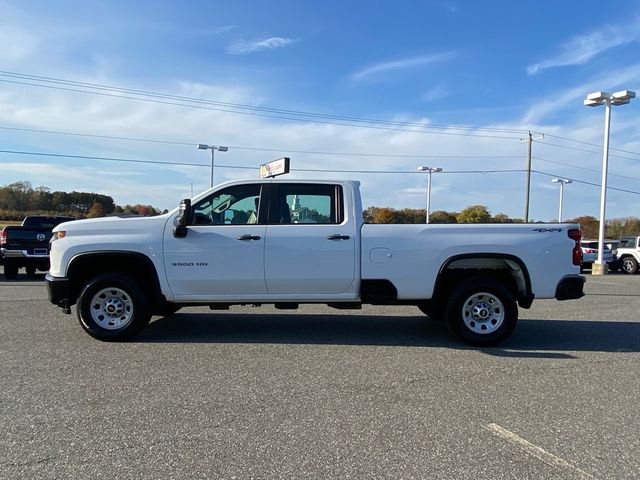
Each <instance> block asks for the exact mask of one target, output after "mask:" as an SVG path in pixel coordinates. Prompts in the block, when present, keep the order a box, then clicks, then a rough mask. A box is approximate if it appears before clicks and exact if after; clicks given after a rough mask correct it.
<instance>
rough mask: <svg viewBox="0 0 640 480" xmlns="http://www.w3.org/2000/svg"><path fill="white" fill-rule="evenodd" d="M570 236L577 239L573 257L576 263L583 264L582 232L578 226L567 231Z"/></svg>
mask: <svg viewBox="0 0 640 480" xmlns="http://www.w3.org/2000/svg"><path fill="white" fill-rule="evenodd" d="M567 235H569V238H570V239H572V240H575V242H576V244H575V245H574V247H573V252H572V253H571V258H572V260H573V264H574V265H578V266H580V265H581V264H582V248H580V240H582V232H580V229H578V228H572V229H571V230H569V231H568V232H567Z"/></svg>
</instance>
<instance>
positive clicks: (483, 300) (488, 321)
mask: <svg viewBox="0 0 640 480" xmlns="http://www.w3.org/2000/svg"><path fill="white" fill-rule="evenodd" d="M445 319H446V321H447V325H448V327H449V329H450V330H451V331H452V332H453V333H454V334H455V335H456V336H457V337H459V338H460V339H462V340H463V341H465V342H467V343H470V344H472V345H479V346H491V345H497V344H498V343H500V342H502V341H504V340H505V339H506V338H507V337H508V336H509V335H511V333H512V332H513V329H514V328H515V326H516V322H517V321H518V305H517V304H516V302H515V300H514V299H513V295H511V293H510V292H509V290H508V289H507V288H505V287H504V286H503V285H502V284H500V283H499V282H497V281H495V280H492V279H489V278H476V279H469V280H466V281H464V282H462V283H461V284H460V285H458V286H457V287H456V288H455V289H454V290H453V292H452V293H451V295H450V297H449V301H448V302H447V307H446V311H445Z"/></svg>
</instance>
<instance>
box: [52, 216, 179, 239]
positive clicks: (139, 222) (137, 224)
mask: <svg viewBox="0 0 640 480" xmlns="http://www.w3.org/2000/svg"><path fill="white" fill-rule="evenodd" d="M170 216H171V214H165V215H158V216H155V217H103V218H88V219H86V220H75V221H73V222H65V223H61V224H60V225H58V226H57V227H55V228H54V229H53V231H54V232H59V231H66V232H77V233H81V234H95V235H100V234H113V233H116V232H122V233H124V232H134V231H135V232H141V231H145V230H150V229H153V228H156V227H162V226H164V224H165V223H166V222H167V220H168V219H169V217H170Z"/></svg>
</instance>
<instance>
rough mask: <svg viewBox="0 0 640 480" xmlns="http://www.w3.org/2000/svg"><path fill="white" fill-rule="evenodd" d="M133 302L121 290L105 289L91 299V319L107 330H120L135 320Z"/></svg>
mask: <svg viewBox="0 0 640 480" xmlns="http://www.w3.org/2000/svg"><path fill="white" fill-rule="evenodd" d="M133 312H134V309H133V301H132V300H131V297H130V296H129V294H128V293H127V292H125V291H124V290H122V289H121V288H115V287H112V288H103V289H102V290H100V291H99V292H98V293H96V294H95V295H94V296H93V298H92V299H91V318H92V319H93V321H94V322H95V323H96V324H98V325H99V326H100V327H102V328H104V329H105V330H119V329H121V328H124V327H126V326H127V325H129V324H130V323H131V321H132V320H133Z"/></svg>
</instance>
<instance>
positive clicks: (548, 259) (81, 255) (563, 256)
mask: <svg viewBox="0 0 640 480" xmlns="http://www.w3.org/2000/svg"><path fill="white" fill-rule="evenodd" d="M359 187H360V184H359V182H356V181H324V180H319V181H309V180H290V181H283V180H273V179H266V180H265V179H263V180H255V181H251V180H249V181H239V182H230V183H226V184H223V185H221V186H219V187H216V188H213V189H211V190H209V191H207V192H204V193H202V194H201V195H199V196H196V197H195V198H193V200H189V199H187V200H183V201H182V203H181V205H180V208H177V209H175V210H174V211H172V212H170V213H168V214H165V215H162V216H158V217H147V218H117V217H112V218H101V219H92V220H81V221H75V222H68V223H63V224H61V225H59V226H57V227H56V228H55V229H54V236H53V238H52V240H51V269H50V271H49V274H48V275H47V289H48V294H49V300H50V301H51V302H52V303H54V304H55V305H58V306H60V307H62V308H63V309H64V311H65V312H66V313H70V312H71V310H70V307H71V305H74V304H76V303H77V314H78V319H79V320H80V324H81V325H82V327H83V328H84V329H85V330H86V332H87V333H89V334H90V335H92V336H93V337H95V338H98V339H101V340H124V339H128V338H130V337H132V336H134V335H135V334H137V333H139V332H140V331H141V330H142V329H143V328H144V327H145V326H146V325H147V324H148V322H149V321H150V318H151V316H152V315H154V314H155V315H167V314H171V313H173V312H175V311H177V310H178V309H179V308H180V307H183V306H194V305H208V306H210V307H211V308H212V309H214V310H215V309H228V308H229V306H230V305H235V304H250V305H260V304H275V306H276V307H277V308H296V307H297V306H298V305H299V304H303V303H322V304H327V305H329V306H331V307H334V308H360V307H361V305H362V304H375V305H399V304H400V305H416V306H417V307H419V308H420V310H421V311H422V312H424V313H425V314H427V315H429V316H432V317H434V318H442V319H443V320H445V321H446V322H447V325H448V326H449V328H450V329H451V331H452V332H453V333H454V334H455V335H457V336H458V337H459V338H460V339H462V340H463V341H465V342H468V343H471V344H475V345H495V344H497V343H499V342H501V341H503V340H504V339H505V338H507V337H508V336H509V335H510V334H511V332H512V331H513V329H514V327H515V325H516V321H517V318H518V305H520V307H522V308H529V307H530V306H531V303H532V302H533V300H534V298H556V299H558V300H568V299H577V298H580V297H582V296H583V285H584V281H585V279H584V277H582V276H580V275H579V271H580V261H581V255H582V253H581V249H580V230H579V227H578V225H573V224H553V225H549V224H546V225H545V224H491V225H478V224H476V225H434V224H430V225H372V224H364V223H363V215H362V204H361V200H360V191H359Z"/></svg>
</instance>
